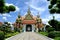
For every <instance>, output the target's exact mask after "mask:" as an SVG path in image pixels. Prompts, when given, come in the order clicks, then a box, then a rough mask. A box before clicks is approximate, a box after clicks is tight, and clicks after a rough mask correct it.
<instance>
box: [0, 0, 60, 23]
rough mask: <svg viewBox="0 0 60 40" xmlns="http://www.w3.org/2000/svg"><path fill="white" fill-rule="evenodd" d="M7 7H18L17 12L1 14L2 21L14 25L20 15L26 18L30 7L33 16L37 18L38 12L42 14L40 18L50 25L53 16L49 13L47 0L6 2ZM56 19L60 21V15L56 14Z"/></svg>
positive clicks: (9, 0) (13, 0) (7, 0)
mask: <svg viewBox="0 0 60 40" xmlns="http://www.w3.org/2000/svg"><path fill="white" fill-rule="evenodd" d="M5 2H6V5H7V6H9V5H14V6H15V7H16V11H14V12H10V13H6V14H3V15H1V14H0V21H1V22H4V21H7V22H10V23H14V22H15V21H16V18H17V16H18V13H20V15H21V16H24V15H25V14H26V13H27V10H28V6H29V7H30V10H31V14H32V15H34V16H36V15H37V14H38V12H39V13H40V18H41V19H42V22H43V23H45V24H48V23H47V22H48V21H49V20H50V19H52V15H51V14H50V13H49V9H48V5H49V2H48V1H47V0H5ZM54 16H55V19H57V20H60V17H59V16H60V14H54Z"/></svg>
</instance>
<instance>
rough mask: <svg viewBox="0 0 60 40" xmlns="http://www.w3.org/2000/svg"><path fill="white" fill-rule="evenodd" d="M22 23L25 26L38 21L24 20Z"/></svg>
mask: <svg viewBox="0 0 60 40" xmlns="http://www.w3.org/2000/svg"><path fill="white" fill-rule="evenodd" d="M22 23H23V24H35V23H36V21H35V20H23V21H22Z"/></svg>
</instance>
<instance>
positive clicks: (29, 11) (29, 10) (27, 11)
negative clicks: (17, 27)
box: [27, 6, 31, 14]
mask: <svg viewBox="0 0 60 40" xmlns="http://www.w3.org/2000/svg"><path fill="white" fill-rule="evenodd" d="M27 13H28V14H30V13H31V11H30V7H29V6H28V11H27Z"/></svg>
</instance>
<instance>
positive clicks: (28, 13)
mask: <svg viewBox="0 0 60 40" xmlns="http://www.w3.org/2000/svg"><path fill="white" fill-rule="evenodd" d="M25 20H33V16H32V15H31V11H30V8H28V11H27V15H26V16H25Z"/></svg>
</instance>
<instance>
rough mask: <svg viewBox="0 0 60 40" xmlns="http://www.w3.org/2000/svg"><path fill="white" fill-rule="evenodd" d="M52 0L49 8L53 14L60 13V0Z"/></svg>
mask: <svg viewBox="0 0 60 40" xmlns="http://www.w3.org/2000/svg"><path fill="white" fill-rule="evenodd" d="M48 1H50V5H49V7H48V8H49V10H50V13H51V14H55V13H60V0H48Z"/></svg>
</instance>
